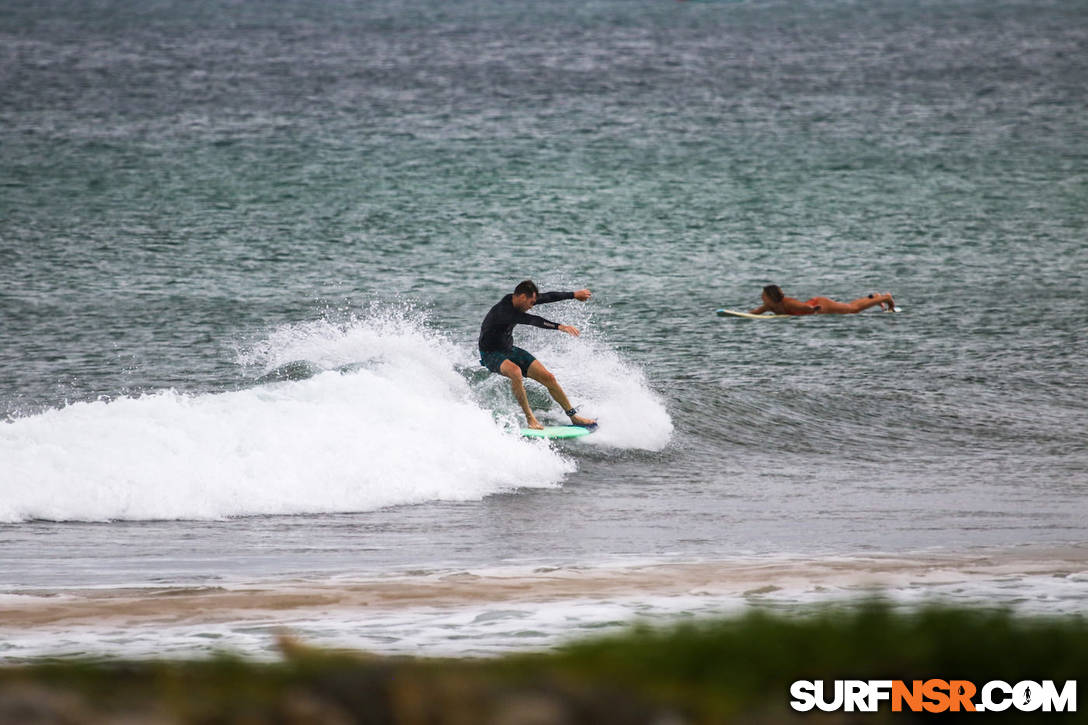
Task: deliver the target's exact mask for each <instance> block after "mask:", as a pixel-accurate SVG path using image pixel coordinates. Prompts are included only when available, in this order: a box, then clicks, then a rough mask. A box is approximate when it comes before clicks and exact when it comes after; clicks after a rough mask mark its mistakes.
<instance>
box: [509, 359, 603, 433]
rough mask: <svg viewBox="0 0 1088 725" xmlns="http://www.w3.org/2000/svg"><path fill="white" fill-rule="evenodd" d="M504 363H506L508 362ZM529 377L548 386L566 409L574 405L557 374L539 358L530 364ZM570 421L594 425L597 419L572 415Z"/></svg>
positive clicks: (576, 423)
mask: <svg viewBox="0 0 1088 725" xmlns="http://www.w3.org/2000/svg"><path fill="white" fill-rule="evenodd" d="M503 364H504V365H505V364H506V363H503ZM519 372H520V371H519ZM529 377H530V378H532V379H533V380H535V381H537V382H538V383H540V384H541V385H543V386H544V387H545V388H547V389H548V392H549V393H550V394H551V396H552V399H553V400H555V402H557V403H559V405H560V406H562V408H563V410H564V411H567V410H570V409H571V408H572V407H573V406H571V404H570V401H569V400H567V394H566V393H564V392H563V388H562V387H561V386H560V385H559V381H558V380H556V379H555V376H554V375H552V374H551V373H550V372H549V371H548V369H547V368H546V367H544V366H543V365H541V364H540V361H539V360H533V364H532V365H530V366H529ZM570 422H571V423H574V424H575V425H592V424H593V423H596V422H597V421H595V420H593V419H591V418H584V417H582V416H580V415H572V416H571V417H570Z"/></svg>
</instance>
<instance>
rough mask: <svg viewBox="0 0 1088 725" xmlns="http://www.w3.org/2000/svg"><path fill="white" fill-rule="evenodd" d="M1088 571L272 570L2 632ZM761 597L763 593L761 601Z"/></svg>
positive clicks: (855, 565)
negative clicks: (316, 573)
mask: <svg viewBox="0 0 1088 725" xmlns="http://www.w3.org/2000/svg"><path fill="white" fill-rule="evenodd" d="M1025 576H1029V577H1036V578H1038V577H1042V578H1044V579H1053V580H1054V581H1055V582H1062V581H1070V582H1081V581H1088V547H1085V546H1077V545H1072V546H1067V547H1062V548H1054V547H1047V548H1040V549H1035V548H1027V549H1025V548H1023V547H1018V548H1016V549H1000V550H986V551H981V552H971V553H966V554H961V555H954V554H945V553H939V554H937V553H930V554H925V553H922V554H913V555H912V554H907V555H890V554H888V555H872V556H860V557H859V556H854V557H844V556H827V557H814V558H802V557H742V558H737V559H729V560H717V561H702V562H690V561H689V562H677V563H661V562H653V563H643V564H631V565H623V564H620V565H601V566H587V567H549V566H538V567H535V568H532V569H530V568H527V567H501V568H491V569H478V570H455V571H446V572H441V571H439V572H431V573H426V574H413V573H408V572H397V573H390V574H383V575H374V576H364V577H352V576H348V575H338V576H327V577H319V578H313V579H310V578H288V579H265V580H255V581H249V582H238V583H234V584H223V585H214V586H193V585H182V584H179V585H177V586H169V585H167V586H162V585H156V586H146V587H143V586H128V587H112V588H105V589H102V588H54V589H33V590H18V591H10V590H9V591H5V592H0V633H4V632H5V631H10V630H19V631H26V630H32V629H38V628H48V629H56V628H66V627H82V626H93V625H111V626H130V627H141V626H147V625H156V626H191V625H202V624H224V623H230V622H247V621H262V620H269V619H284V618H291V617H294V618H305V619H312V618H314V617H316V618H318V619H321V618H322V617H328V616H332V615H340V616H343V615H350V614H352V613H359V614H370V613H374V612H385V611H403V610H405V609H418V608H432V609H436V608H437V609H453V608H479V607H485V606H488V605H525V604H550V603H563V602H579V601H587V600H594V601H620V600H624V599H627V598H630V597H640V598H671V597H683V598H696V599H700V598H702V599H706V600H707V601H712V600H718V599H720V600H729V599H733V600H736V599H740V600H744V601H750V600H759V599H760V598H766V597H770V598H774V599H780V600H785V601H787V602H788V601H789V600H791V599H795V598H796V599H801V600H811V599H813V598H816V599H819V598H820V594H821V593H825V594H827V595H828V596H829V597H834V595H835V594H836V593H840V594H842V593H845V594H851V593H852V594H854V595H859V594H860V595H864V594H867V593H868V594H873V593H879V592H881V591H889V590H898V589H904V588H909V589H913V590H917V591H919V592H922V591H924V590H926V589H934V588H939V587H941V586H944V585H952V584H957V583H960V584H968V583H970V582H971V581H989V582H1001V581H1005V582H1010V581H1015V578H1016V577H1025ZM755 603H758V601H757V602H755Z"/></svg>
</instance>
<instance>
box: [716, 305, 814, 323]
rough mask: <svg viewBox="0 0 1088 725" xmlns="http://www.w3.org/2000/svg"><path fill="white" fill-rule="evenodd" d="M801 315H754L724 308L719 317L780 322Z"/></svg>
mask: <svg viewBox="0 0 1088 725" xmlns="http://www.w3.org/2000/svg"><path fill="white" fill-rule="evenodd" d="M800 316H801V315H753V314H752V313H751V312H740V311H739V310H727V309H725V308H724V307H723V308H721V309H720V310H718V317H743V318H744V319H746V320H780V319H782V318H783V317H800Z"/></svg>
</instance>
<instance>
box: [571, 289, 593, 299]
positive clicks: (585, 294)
mask: <svg viewBox="0 0 1088 725" xmlns="http://www.w3.org/2000/svg"><path fill="white" fill-rule="evenodd" d="M592 296H593V293H592V292H590V291H589V290H587V289H580V290H578V291H577V292H575V293H574V299H576V300H578V301H580V302H585V301H586V300H588V299H589V298H590V297H592Z"/></svg>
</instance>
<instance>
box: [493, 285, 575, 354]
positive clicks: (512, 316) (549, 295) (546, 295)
mask: <svg viewBox="0 0 1088 725" xmlns="http://www.w3.org/2000/svg"><path fill="white" fill-rule="evenodd" d="M513 299H514V295H506V296H505V297H503V298H502V299H501V300H499V301H498V303H497V304H496V305H495V306H494V307H492V308H491V309H490V310H489V311H488V313H487V316H486V317H484V322H483V324H482V325H480V341H479V343H478V344H479V347H480V352H492V351H498V352H507V351H509V350H512V349H513V347H514V325H532V326H533V327H543V328H544V329H546V330H558V329H559V323H558V322H552V321H551V320H545V319H544V318H543V317H539V316H537V315H530V314H529V313H528V312H519V311H518V310H517V308H516V307H514V302H513ZM573 299H574V293H573V292H541V293H540V294H538V295H537V296H536V304H538V305H543V304H547V303H549V302H559V301H561V300H573Z"/></svg>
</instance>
